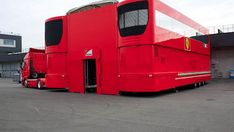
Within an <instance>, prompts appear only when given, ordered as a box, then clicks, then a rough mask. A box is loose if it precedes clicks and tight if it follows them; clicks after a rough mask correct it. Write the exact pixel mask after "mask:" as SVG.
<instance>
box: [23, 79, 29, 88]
mask: <svg viewBox="0 0 234 132" xmlns="http://www.w3.org/2000/svg"><path fill="white" fill-rule="evenodd" d="M24 87H25V88H27V87H28V81H27V79H25V80H24Z"/></svg>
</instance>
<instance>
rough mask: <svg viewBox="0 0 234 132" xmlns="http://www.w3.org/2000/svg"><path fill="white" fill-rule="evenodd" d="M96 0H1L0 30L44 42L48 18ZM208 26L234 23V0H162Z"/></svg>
mask: <svg viewBox="0 0 234 132" xmlns="http://www.w3.org/2000/svg"><path fill="white" fill-rule="evenodd" d="M94 1H96V0H82V1H81V0H1V3H0V4H1V8H0V31H5V32H14V33H19V34H20V35H21V36H22V37H23V48H29V47H42V46H43V45H44V22H45V20H46V19H47V18H50V17H53V16H59V15H64V14H65V13H66V12H67V11H68V10H69V9H71V8H73V7H77V6H81V5H84V4H88V3H90V2H94ZM162 1H164V2H165V3H167V4H169V5H170V6H172V7H173V8H175V9H177V10H178V11H180V12H182V13H183V14H185V15H187V16H188V17H190V18H192V19H193V20H195V21H197V22H198V23H200V24H201V25H204V26H206V27H210V26H216V25H226V24H234V17H233V16H234V9H233V5H234V0H162Z"/></svg>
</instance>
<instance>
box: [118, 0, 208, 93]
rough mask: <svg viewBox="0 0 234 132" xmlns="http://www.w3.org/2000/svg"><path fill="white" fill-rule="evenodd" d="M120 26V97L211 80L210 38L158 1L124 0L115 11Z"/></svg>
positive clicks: (195, 25) (182, 16)
mask: <svg viewBox="0 0 234 132" xmlns="http://www.w3.org/2000/svg"><path fill="white" fill-rule="evenodd" d="M118 24H119V25H118V26H119V41H118V60H119V72H118V73H119V74H118V77H119V91H126V92H157V91H162V90H167V89H171V88H176V87H179V86H184V85H189V84H195V85H200V84H203V83H204V82H205V81H208V80H209V79H210V43H209V37H208V34H209V32H208V30H207V29H206V28H204V27H203V26H201V25H199V24H198V23H196V22H194V21H193V20H191V19H190V18H188V17H186V16H185V15H183V14H181V13H180V12H178V11H176V10H175V9H173V8H171V7H169V6H168V5H166V4H164V3H163V2H161V1H159V0H148V1H146V0H126V1H124V2H121V3H119V5H118ZM199 35H206V36H207V37H206V39H205V40H201V39H199V38H200V37H199Z"/></svg>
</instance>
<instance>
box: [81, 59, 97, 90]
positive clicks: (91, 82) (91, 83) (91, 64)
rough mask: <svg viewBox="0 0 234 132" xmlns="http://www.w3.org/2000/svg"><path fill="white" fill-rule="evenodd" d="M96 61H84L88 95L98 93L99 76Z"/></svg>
mask: <svg viewBox="0 0 234 132" xmlns="http://www.w3.org/2000/svg"><path fill="white" fill-rule="evenodd" d="M96 73H97V72H96V59H86V60H84V81H85V82H84V84H85V92H86V93H96V91H97V74H96Z"/></svg>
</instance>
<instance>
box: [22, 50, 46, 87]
mask: <svg viewBox="0 0 234 132" xmlns="http://www.w3.org/2000/svg"><path fill="white" fill-rule="evenodd" d="M45 74H46V57H45V50H41V49H33V48H30V49H29V52H28V53H27V54H26V55H25V57H24V60H23V63H22V66H21V78H22V81H21V82H22V85H23V86H24V87H34V88H42V87H45Z"/></svg>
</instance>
